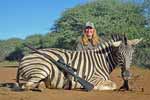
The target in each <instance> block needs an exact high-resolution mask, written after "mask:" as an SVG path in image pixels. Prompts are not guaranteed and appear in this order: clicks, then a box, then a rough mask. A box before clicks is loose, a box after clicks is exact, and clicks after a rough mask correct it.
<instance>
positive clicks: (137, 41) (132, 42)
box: [128, 38, 143, 45]
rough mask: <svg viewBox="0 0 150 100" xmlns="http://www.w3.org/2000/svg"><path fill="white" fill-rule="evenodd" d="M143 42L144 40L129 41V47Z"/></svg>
mask: <svg viewBox="0 0 150 100" xmlns="http://www.w3.org/2000/svg"><path fill="white" fill-rule="evenodd" d="M142 40H143V38H140V39H133V40H128V43H129V45H136V44H138V43H139V42H141V41H142Z"/></svg>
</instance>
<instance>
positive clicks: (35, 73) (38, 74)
mask: <svg viewBox="0 0 150 100" xmlns="http://www.w3.org/2000/svg"><path fill="white" fill-rule="evenodd" d="M105 48H106V47H105V46H102V47H99V48H97V49H95V50H87V51H69V50H64V49H56V48H51V49H43V50H39V51H40V52H43V53H45V54H47V55H49V56H51V57H53V58H54V59H55V60H56V61H57V60H58V59H59V58H60V57H62V58H63V60H64V63H66V64H69V65H70V66H72V67H73V68H75V69H77V75H79V76H80V77H82V78H84V79H85V80H87V81H89V82H91V83H92V84H94V85H96V84H98V83H99V82H100V81H101V80H109V74H110V72H111V71H112V69H114V66H115V64H114V62H113V58H112V56H111V53H110V52H111V51H110V50H109V49H108V48H107V49H108V51H107V50H106V49H105ZM108 56H109V57H108ZM110 63H111V64H110ZM18 70H19V74H20V76H22V77H23V79H24V80H26V81H31V82H39V81H41V80H42V79H45V78H46V77H48V76H50V84H51V88H63V85H64V78H65V77H64V74H63V73H62V72H61V71H60V70H59V69H58V67H57V66H56V65H55V64H53V63H52V62H51V61H50V60H49V59H47V58H45V57H44V56H43V55H40V54H37V53H33V54H30V55H28V56H25V57H24V58H23V59H22V61H21V63H20V66H19V69H18ZM74 80H75V79H74V78H72V88H81V85H80V84H79V83H77V82H75V81H74Z"/></svg>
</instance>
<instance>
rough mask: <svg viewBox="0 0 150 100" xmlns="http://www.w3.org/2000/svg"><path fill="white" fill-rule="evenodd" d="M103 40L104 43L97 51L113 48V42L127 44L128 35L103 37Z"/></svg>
mask: <svg viewBox="0 0 150 100" xmlns="http://www.w3.org/2000/svg"><path fill="white" fill-rule="evenodd" d="M101 40H102V41H101V43H100V44H99V46H98V48H97V49H100V48H101V50H103V49H106V48H108V47H110V46H112V43H113V42H117V41H122V42H125V43H126V41H127V37H126V35H122V34H112V35H111V38H108V37H103V38H102V39H101Z"/></svg>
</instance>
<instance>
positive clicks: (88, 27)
mask: <svg viewBox="0 0 150 100" xmlns="http://www.w3.org/2000/svg"><path fill="white" fill-rule="evenodd" d="M85 29H93V28H92V27H90V26H87V27H86V28H85Z"/></svg>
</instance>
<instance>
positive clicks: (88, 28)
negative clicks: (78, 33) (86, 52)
mask: <svg viewBox="0 0 150 100" xmlns="http://www.w3.org/2000/svg"><path fill="white" fill-rule="evenodd" d="M85 34H86V35H87V37H88V38H89V39H90V38H92V36H93V34H94V29H93V28H91V27H87V28H86V29H85Z"/></svg>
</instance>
